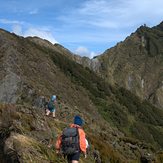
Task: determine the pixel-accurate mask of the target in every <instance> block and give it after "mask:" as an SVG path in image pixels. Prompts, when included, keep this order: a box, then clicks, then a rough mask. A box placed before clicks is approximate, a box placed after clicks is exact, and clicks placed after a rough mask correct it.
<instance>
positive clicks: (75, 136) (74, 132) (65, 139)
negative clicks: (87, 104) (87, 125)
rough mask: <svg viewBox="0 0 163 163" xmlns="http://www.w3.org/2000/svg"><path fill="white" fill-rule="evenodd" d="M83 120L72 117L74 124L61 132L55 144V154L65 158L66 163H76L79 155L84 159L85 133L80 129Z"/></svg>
mask: <svg viewBox="0 0 163 163" xmlns="http://www.w3.org/2000/svg"><path fill="white" fill-rule="evenodd" d="M82 126H83V120H82V118H81V117H80V116H75V117H74V123H73V124H71V125H70V127H67V128H65V129H64V130H63V132H62V135H61V136H59V137H58V139H57V142H56V153H61V154H63V155H64V157H67V161H68V163H78V162H79V158H80V154H81V153H83V154H84V156H85V158H86V140H85V132H84V130H83V129H82Z"/></svg>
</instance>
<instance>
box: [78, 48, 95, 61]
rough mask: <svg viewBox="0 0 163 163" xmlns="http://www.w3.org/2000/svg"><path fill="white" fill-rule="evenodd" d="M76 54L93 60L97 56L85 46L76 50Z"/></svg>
mask: <svg viewBox="0 0 163 163" xmlns="http://www.w3.org/2000/svg"><path fill="white" fill-rule="evenodd" d="M75 54H78V55H80V56H86V57H89V58H93V57H94V56H96V55H97V54H96V53H95V52H93V51H89V50H88V49H87V48H86V47H84V46H79V47H78V48H77V49H76V50H75Z"/></svg>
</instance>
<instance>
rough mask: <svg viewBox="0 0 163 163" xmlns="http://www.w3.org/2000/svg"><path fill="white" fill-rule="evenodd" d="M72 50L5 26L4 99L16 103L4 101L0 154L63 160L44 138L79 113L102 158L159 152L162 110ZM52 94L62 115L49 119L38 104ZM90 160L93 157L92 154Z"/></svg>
mask: <svg viewBox="0 0 163 163" xmlns="http://www.w3.org/2000/svg"><path fill="white" fill-rule="evenodd" d="M71 55H72V53H71V52H70V51H68V50H67V49H65V48H64V47H62V46H61V45H52V44H51V43H49V42H48V41H46V40H42V39H40V38H26V39H25V38H23V37H18V36H16V35H14V34H10V33H8V32H6V31H4V30H0V63H1V64H0V66H1V69H0V102H1V103H10V104H12V105H6V104H5V105H4V104H1V106H0V137H1V140H2V142H1V143H0V148H1V149H2V150H1V151H3V152H2V153H0V158H3V159H4V162H5V161H6V159H7V160H13V159H15V160H16V159H17V160H19V162H29V161H31V160H32V161H33V162H34V161H35V162H36V161H38V160H39V161H40V162H41V160H42V162H50V161H52V162H57V161H58V162H62V160H60V159H58V158H57V157H56V155H55V154H54V151H53V150H52V149H48V148H47V146H46V145H44V143H43V141H44V140H46V139H49V136H51V133H52V131H53V130H54V131H55V136H57V135H58V134H59V133H61V130H62V129H63V128H64V127H65V126H66V125H68V124H69V123H71V122H72V119H73V116H74V115H76V114H79V115H81V116H82V117H83V118H84V120H85V130H86V133H87V136H88V140H89V142H90V143H91V146H92V148H91V152H92V151H93V149H94V147H96V148H97V149H98V150H99V152H100V155H101V158H102V161H103V162H106V163H107V162H108V161H110V162H139V160H140V157H141V156H142V155H143V154H146V153H147V154H151V155H150V156H152V157H154V156H155V157H157V156H156V152H157V151H158V149H160V148H162V147H163V142H162V137H163V112H162V111H161V110H159V109H157V108H155V107H153V106H152V105H150V104H149V103H148V102H146V101H140V100H139V99H138V98H137V97H136V96H134V95H133V94H131V93H130V92H129V91H127V90H125V89H123V88H119V87H118V86H114V87H112V86H111V85H109V84H108V83H107V82H105V81H104V80H103V79H102V78H100V77H99V76H97V75H96V74H95V73H94V72H92V71H91V70H89V69H88V68H84V67H83V66H81V65H79V64H77V63H76V62H74V61H73V59H72V58H73V57H74V56H73V57H72V56H71ZM52 94H57V98H58V103H59V107H58V109H57V117H58V120H54V119H51V118H48V117H46V118H45V117H44V111H43V110H41V108H40V107H39V106H40V101H41V98H42V96H45V98H49V97H50V95H52ZM64 114H66V116H63V115H64ZM55 139H56V137H55V138H54V140H55ZM10 145H11V146H10ZM11 151H12V152H11ZM25 155H26V157H25ZM17 156H18V158H17ZM158 157H161V154H159V155H158ZM160 159H161V158H160ZM82 161H83V162H85V160H83V159H82ZM157 161H158V162H159V158H158V159H157ZM8 162H9V161H8ZM10 162H11V161H10ZM63 162H64V160H63ZM87 162H88V163H89V162H94V160H93V157H92V155H91V154H90V156H89V157H88V160H87Z"/></svg>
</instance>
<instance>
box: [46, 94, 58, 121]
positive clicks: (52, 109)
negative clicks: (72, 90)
mask: <svg viewBox="0 0 163 163" xmlns="http://www.w3.org/2000/svg"><path fill="white" fill-rule="evenodd" d="M56 99H57V97H56V95H53V96H52V97H51V99H50V101H49V102H48V105H47V109H46V116H48V115H49V114H50V113H52V114H53V118H55V110H56Z"/></svg>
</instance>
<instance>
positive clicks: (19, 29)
mask: <svg viewBox="0 0 163 163" xmlns="http://www.w3.org/2000/svg"><path fill="white" fill-rule="evenodd" d="M12 32H14V33H15V34H17V35H22V27H21V25H19V24H15V25H13V28H12Z"/></svg>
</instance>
